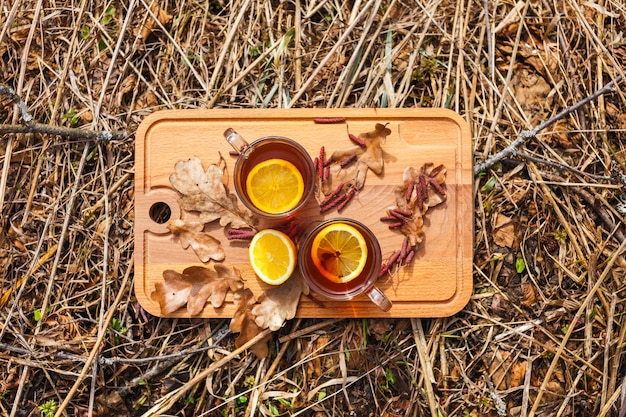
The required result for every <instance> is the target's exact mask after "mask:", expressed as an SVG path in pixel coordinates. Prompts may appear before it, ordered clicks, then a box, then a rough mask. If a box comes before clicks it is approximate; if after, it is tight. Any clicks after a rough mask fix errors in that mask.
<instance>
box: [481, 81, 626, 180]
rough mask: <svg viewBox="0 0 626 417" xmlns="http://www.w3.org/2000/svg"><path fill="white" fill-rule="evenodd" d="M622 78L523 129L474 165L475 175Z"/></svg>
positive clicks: (515, 152)
mask: <svg viewBox="0 0 626 417" xmlns="http://www.w3.org/2000/svg"><path fill="white" fill-rule="evenodd" d="M622 78H623V77H622V75H619V76H617V77H615V80H614V81H611V82H609V83H608V84H606V85H605V86H604V87H602V88H601V89H599V90H598V91H596V92H595V93H593V94H591V95H590V96H587V97H585V98H584V99H582V100H580V101H579V102H578V103H576V104H574V105H572V106H569V107H567V108H565V109H563V110H562V111H561V112H560V113H558V114H557V115H555V116H554V117H552V118H550V119H548V120H546V121H545V122H541V123H540V124H539V125H538V126H537V127H535V128H534V129H531V130H522V131H521V132H520V134H519V136H518V137H517V139H515V140H514V141H513V142H511V144H510V145H509V146H507V147H506V148H504V149H502V150H501V151H500V152H498V153H497V154H495V155H493V156H491V157H489V158H487V159H485V160H484V161H482V162H480V163H478V164H476V166H475V167H474V175H478V174H480V173H481V172H484V171H486V170H488V169H489V168H491V167H492V166H494V165H495V164H496V163H497V162H499V161H501V160H502V159H504V158H508V157H509V156H511V155H516V154H517V149H518V148H519V147H521V146H522V145H524V144H525V143H526V141H527V140H528V139H531V138H534V137H537V134H539V132H541V131H542V130H543V129H545V128H547V127H548V126H550V125H552V124H554V123H556V122H557V121H559V120H561V119H562V118H564V117H565V116H567V115H568V114H570V113H572V112H574V111H576V110H578V109H579V108H581V107H582V106H584V105H586V104H587V103H589V102H591V101H593V100H595V99H597V98H598V97H600V96H602V95H604V94H607V93H610V92H613V91H615V84H617V83H619V82H620V81H622Z"/></svg>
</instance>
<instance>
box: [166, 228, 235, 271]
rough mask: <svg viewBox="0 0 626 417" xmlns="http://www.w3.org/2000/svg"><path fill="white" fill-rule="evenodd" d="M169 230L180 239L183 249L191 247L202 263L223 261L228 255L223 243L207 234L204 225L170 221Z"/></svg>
mask: <svg viewBox="0 0 626 417" xmlns="http://www.w3.org/2000/svg"><path fill="white" fill-rule="evenodd" d="M167 228H168V229H169V231H170V232H172V233H173V234H174V235H176V236H178V238H179V239H180V244H181V246H182V247H183V249H187V248H189V247H191V249H193V251H194V252H195V253H196V255H198V258H199V259H200V260H201V261H202V262H209V261H211V259H212V260H214V261H223V260H224V258H225V257H226V253H225V252H224V249H223V248H222V246H221V242H220V241H219V240H217V239H216V238H214V237H213V236H211V235H210V234H208V233H205V232H204V231H203V230H204V223H200V222H186V221H184V220H181V219H174V220H170V221H169V222H168V224H167Z"/></svg>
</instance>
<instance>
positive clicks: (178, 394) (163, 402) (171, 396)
mask: <svg viewBox="0 0 626 417" xmlns="http://www.w3.org/2000/svg"><path fill="white" fill-rule="evenodd" d="M271 333H272V331H271V330H270V329H265V330H263V331H262V332H261V333H259V334H258V335H256V336H255V337H253V338H252V339H250V340H248V341H247V342H246V343H245V344H243V345H242V346H241V347H239V348H237V349H235V350H234V351H232V352H231V353H230V354H229V355H227V356H224V357H223V358H222V359H220V360H218V361H217V362H213V363H212V364H211V365H209V367H208V368H206V369H204V370H202V371H201V372H199V373H198V374H197V375H196V376H195V377H193V379H191V380H190V381H189V382H187V383H186V384H185V385H183V386H182V387H180V388H178V389H177V390H175V391H170V392H168V393H167V394H166V395H165V396H163V397H162V398H161V399H160V400H158V401H157V403H156V404H155V405H154V406H153V407H152V408H151V409H149V410H148V411H146V412H145V413H144V414H143V416H145V417H148V416H154V415H157V414H161V413H165V412H167V411H168V410H169V409H170V408H171V407H172V406H173V405H174V404H175V403H176V401H178V400H179V399H180V398H182V397H183V396H184V395H185V394H186V393H187V391H189V390H190V389H191V388H192V387H194V386H196V385H197V384H199V383H200V382H202V381H204V380H205V379H206V378H207V377H208V376H209V375H211V374H212V373H213V372H215V371H216V370H218V369H219V368H221V367H222V366H224V365H226V364H227V363H228V362H230V361H231V360H232V359H234V358H235V357H237V356H239V354H241V353H243V352H244V351H245V350H246V349H248V348H249V347H250V346H252V345H254V344H255V343H258V342H259V341H260V340H262V339H263V338H265V337H267V336H268V335H269V334H271Z"/></svg>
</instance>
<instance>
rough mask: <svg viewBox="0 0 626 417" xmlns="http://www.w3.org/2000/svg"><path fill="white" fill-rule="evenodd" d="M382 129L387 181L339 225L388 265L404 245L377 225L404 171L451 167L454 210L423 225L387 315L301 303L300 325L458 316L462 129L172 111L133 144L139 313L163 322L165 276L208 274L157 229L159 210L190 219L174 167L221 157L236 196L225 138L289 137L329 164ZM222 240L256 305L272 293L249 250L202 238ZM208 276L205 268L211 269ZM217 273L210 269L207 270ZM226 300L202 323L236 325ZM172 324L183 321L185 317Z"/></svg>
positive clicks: (220, 233)
mask: <svg viewBox="0 0 626 417" xmlns="http://www.w3.org/2000/svg"><path fill="white" fill-rule="evenodd" d="M319 117H345V118H346V121H345V122H344V123H339V124H317V123H314V121H313V119H314V118H319ZM376 123H383V124H386V125H387V127H388V128H389V129H390V130H391V134H390V135H389V136H388V137H387V140H386V142H385V144H384V145H383V150H384V152H385V168H384V173H383V175H381V176H376V175H374V174H373V173H372V172H371V171H370V172H369V173H368V175H367V179H366V182H365V187H364V188H363V190H362V191H361V192H359V193H358V195H357V198H356V199H355V200H354V201H352V202H351V204H350V205H349V206H348V207H347V208H346V209H345V210H344V211H343V212H342V213H341V216H345V217H350V218H354V219H357V220H359V221H361V222H363V223H364V224H365V225H367V226H368V227H369V228H370V229H371V230H372V231H373V232H374V234H375V235H376V236H377V237H378V240H379V243H380V246H381V249H382V252H383V259H386V258H387V257H388V256H389V255H390V254H391V253H392V252H393V251H394V250H396V249H399V248H400V246H401V243H402V239H403V236H402V235H400V234H398V233H397V232H393V231H390V230H389V229H388V228H387V225H386V224H384V223H381V222H380V221H379V219H380V217H381V216H384V215H385V212H386V209H387V208H388V207H390V206H393V205H394V196H393V189H394V187H396V186H399V185H401V184H402V172H403V171H404V169H405V168H406V167H407V166H413V167H415V168H419V167H421V166H422V165H423V164H424V163H427V162H433V163H435V164H444V165H445V166H446V168H447V171H448V173H447V178H446V186H447V193H448V198H447V201H446V202H445V203H444V204H442V205H440V206H438V207H436V208H434V209H432V210H430V211H429V212H428V214H427V215H426V217H427V220H426V224H425V226H426V227H425V241H424V242H423V244H422V245H421V248H420V250H419V251H418V253H417V256H416V257H415V259H414V260H413V262H412V264H411V265H410V266H408V267H405V268H403V269H401V270H400V271H399V273H397V274H396V275H395V276H393V277H385V278H383V279H381V280H379V283H378V287H379V288H380V289H381V290H382V291H383V292H384V293H385V294H386V295H387V296H388V297H389V298H390V299H391V300H392V302H393V307H392V309H391V310H390V311H389V312H386V313H384V312H382V311H381V310H379V309H378V308H377V307H376V306H375V305H374V304H373V303H371V302H370V301H369V299H368V298H367V297H366V296H362V297H359V298H357V299H355V300H352V301H342V302H330V301H327V300H323V301H324V307H323V308H321V307H320V306H318V305H317V304H315V303H313V302H312V301H311V300H310V299H308V298H307V297H302V300H301V302H300V305H299V308H298V314H297V315H298V316H299V317H444V316H450V315H452V314H455V313H456V312H458V311H459V310H461V309H462V308H463V307H464V306H465V305H466V303H467V301H468V300H469V297H470V295H471V293H472V247H473V204H472V148H471V135H470V132H469V128H468V126H467V124H466V123H465V121H464V120H463V119H462V118H461V117H460V116H458V115H457V114H456V113H454V112H452V111H449V110H445V109H288V110H283V109H263V110H248V109H246V110H233V109H224V110H221V109H218V110H166V111H159V112H156V113H154V114H152V115H150V116H149V117H147V118H146V119H145V120H144V121H143V122H142V123H141V125H140V127H139V129H138V131H137V135H136V168H135V169H136V172H135V250H136V251H135V292H136V296H137V299H138V300H139V302H140V304H141V305H142V306H143V307H144V308H145V309H146V310H147V311H148V312H150V313H151V314H153V315H156V316H162V314H161V311H160V308H159V304H158V303H157V302H156V301H155V300H153V299H152V298H151V296H150V294H151V292H152V291H154V285H155V283H157V282H159V281H161V280H162V279H163V275H162V274H163V271H164V270H166V269H173V270H176V271H179V272H182V270H183V269H185V268H186V267H188V266H192V265H203V264H202V262H201V261H200V260H199V259H198V258H197V256H196V255H195V253H194V252H193V251H192V250H191V249H188V250H184V249H183V248H182V247H181V244H180V243H179V242H178V240H177V239H176V238H175V237H173V236H172V235H171V234H170V233H169V231H168V230H167V228H166V224H165V223H161V224H159V223H157V222H155V221H154V220H152V218H151V215H150V210H151V209H152V208H153V207H154V206H155V204H158V203H161V205H163V204H166V205H167V206H169V208H170V210H171V218H172V219H177V218H183V219H192V218H193V217H194V215H193V213H187V212H183V211H182V210H181V208H180V206H179V203H178V199H179V194H178V192H177V191H176V190H175V189H173V188H172V186H171V184H170V182H169V176H170V175H171V174H173V173H174V165H175V164H176V162H177V161H180V160H187V159H190V158H192V157H194V156H197V157H199V158H200V159H201V161H202V163H203V165H204V167H205V168H206V167H207V166H208V165H209V164H212V163H217V162H218V159H219V154H220V153H221V155H222V156H224V158H225V159H226V161H227V172H228V174H229V175H230V178H229V182H230V190H231V191H232V192H234V189H233V187H232V169H233V166H234V163H235V157H232V156H230V155H229V151H231V150H232V148H231V147H230V145H229V144H228V143H227V142H226V141H225V139H224V137H223V132H224V130H226V129H227V128H229V127H232V128H233V129H235V130H236V131H237V132H238V133H239V134H241V135H242V136H243V137H244V138H245V139H246V140H247V141H248V142H251V141H252V140H255V139H257V138H260V137H264V136H270V135H273V136H286V137H289V138H292V139H294V140H296V141H298V142H299V143H301V144H302V145H303V146H304V147H305V148H306V149H307V150H308V151H309V152H310V154H311V155H312V156H315V155H317V154H318V152H319V149H320V147H321V146H325V148H326V150H327V154H330V153H331V152H332V151H333V150H336V149H343V148H347V147H350V146H351V142H350V140H349V138H348V133H352V134H355V135H358V134H360V133H363V132H369V131H372V130H374V126H375V124H376ZM338 216H339V214H338V213H337V212H336V211H331V212H329V213H327V214H325V215H320V214H319V206H318V205H317V201H314V200H312V201H310V202H309V204H308V205H307V207H306V209H305V210H304V211H303V212H302V213H300V214H299V217H301V218H309V219H310V220H311V221H312V222H314V221H317V220H320V219H325V218H331V217H338ZM205 230H207V231H208V232H209V233H210V234H212V235H213V236H215V237H216V238H218V239H219V240H220V241H221V242H222V245H223V247H224V249H225V251H226V259H225V261H224V264H225V265H227V266H235V267H237V268H238V269H239V270H240V271H241V272H242V275H243V278H244V280H245V285H246V286H247V287H249V288H250V289H251V290H252V291H253V292H254V293H255V295H257V296H258V295H259V294H260V293H261V292H262V291H263V290H264V289H265V288H267V286H266V285H265V284H264V283H262V282H261V281H260V280H259V279H258V278H257V277H256V276H255V274H254V272H253V271H252V269H251V267H250V265H249V262H248V255H247V245H246V244H245V243H242V242H232V241H228V240H227V239H226V236H225V232H224V230H223V229H222V228H221V227H220V226H219V225H218V224H217V222H214V223H211V224H209V225H208V226H207V228H206V229H205ZM204 265H205V266H207V264H204ZM208 266H209V267H210V265H208ZM231 300H232V295H231V294H229V295H228V298H227V300H226V303H225V305H224V306H223V307H222V308H219V309H214V308H213V307H211V306H210V304H207V306H206V307H205V309H204V310H203V312H202V313H201V314H200V316H199V317H224V318H230V317H232V314H233V312H234V307H233V305H232V302H231ZM170 316H171V317H185V316H187V313H186V310H185V309H184V308H183V309H180V310H178V311H176V312H175V313H174V314H172V315H170Z"/></svg>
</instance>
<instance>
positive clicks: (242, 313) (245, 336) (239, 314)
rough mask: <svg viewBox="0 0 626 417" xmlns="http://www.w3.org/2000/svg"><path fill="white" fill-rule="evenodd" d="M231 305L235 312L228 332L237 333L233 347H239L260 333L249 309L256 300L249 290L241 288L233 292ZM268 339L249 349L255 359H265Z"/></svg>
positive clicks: (267, 352)
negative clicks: (233, 306) (232, 304)
mask: <svg viewBox="0 0 626 417" xmlns="http://www.w3.org/2000/svg"><path fill="white" fill-rule="evenodd" d="M233 303H234V304H235V308H236V311H235V314H234V315H233V318H232V320H231V321H230V330H232V331H233V332H235V333H239V336H237V339H235V346H237V347H241V346H243V345H244V344H246V342H248V341H249V340H251V339H253V338H254V337H256V336H257V335H258V334H259V333H261V332H262V331H263V329H262V328H260V327H259V326H258V325H257V324H256V323H255V321H254V315H253V314H252V311H251V308H252V306H253V305H254V304H255V303H256V300H255V299H254V294H253V293H252V291H250V289H249V288H241V289H239V290H237V291H235V294H234V296H233ZM270 337H271V334H270V335H268V336H267V337H265V338H263V339H261V340H260V341H259V342H258V343H255V344H254V345H252V346H251V347H250V350H251V351H252V353H254V354H255V355H256V356H257V358H265V357H267V355H268V354H269V347H268V345H267V343H268V342H269V339H270Z"/></svg>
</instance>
